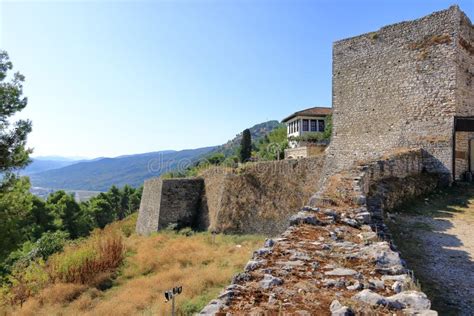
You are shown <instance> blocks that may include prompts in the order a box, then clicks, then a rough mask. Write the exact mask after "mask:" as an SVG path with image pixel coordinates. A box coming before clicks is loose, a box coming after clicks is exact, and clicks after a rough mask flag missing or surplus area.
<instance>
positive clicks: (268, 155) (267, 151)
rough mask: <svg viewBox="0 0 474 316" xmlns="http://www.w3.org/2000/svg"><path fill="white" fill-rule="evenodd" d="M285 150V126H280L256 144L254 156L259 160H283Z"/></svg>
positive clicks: (286, 146) (286, 145) (286, 143)
mask: <svg viewBox="0 0 474 316" xmlns="http://www.w3.org/2000/svg"><path fill="white" fill-rule="evenodd" d="M286 148H288V140H287V133H286V126H280V127H278V128H276V129H274V130H273V131H271V132H270V133H269V134H268V135H266V136H265V137H264V138H262V139H261V140H260V141H259V142H258V144H257V150H256V153H255V155H256V156H257V157H258V158H259V159H261V160H278V159H283V158H284V157H285V149H286Z"/></svg>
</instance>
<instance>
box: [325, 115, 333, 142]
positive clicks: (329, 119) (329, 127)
mask: <svg viewBox="0 0 474 316" xmlns="http://www.w3.org/2000/svg"><path fill="white" fill-rule="evenodd" d="M331 134H332V115H328V116H326V119H325V124H324V132H323V138H324V139H326V140H330V139H331Z"/></svg>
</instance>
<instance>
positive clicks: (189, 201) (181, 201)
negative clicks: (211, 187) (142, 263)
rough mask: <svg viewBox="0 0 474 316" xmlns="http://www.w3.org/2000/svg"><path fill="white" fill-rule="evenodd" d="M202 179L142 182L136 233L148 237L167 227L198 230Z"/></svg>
mask: <svg viewBox="0 0 474 316" xmlns="http://www.w3.org/2000/svg"><path fill="white" fill-rule="evenodd" d="M203 187H204V181H203V180H202V179H160V178H153V179H150V180H147V181H145V184H144V187H143V196H142V200H141V203H140V211H139V213H138V219H137V227H136V231H137V233H139V234H149V233H151V232H156V231H158V230H159V229H163V228H167V227H168V226H169V225H170V224H177V225H178V226H181V227H186V226H193V227H196V228H199V227H200V226H201V223H202V221H203V219H202V218H201V216H200V209H201V199H202V191H203Z"/></svg>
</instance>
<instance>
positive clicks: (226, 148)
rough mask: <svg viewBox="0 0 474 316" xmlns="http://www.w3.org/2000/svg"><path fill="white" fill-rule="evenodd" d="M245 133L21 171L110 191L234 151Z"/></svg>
mask: <svg viewBox="0 0 474 316" xmlns="http://www.w3.org/2000/svg"><path fill="white" fill-rule="evenodd" d="M279 125H280V124H279V123H278V121H269V122H265V123H261V124H257V125H255V126H253V127H251V128H250V133H251V135H252V139H253V140H254V141H257V140H258V139H259V138H261V137H263V136H265V135H266V134H267V133H269V132H271V131H272V130H273V129H274V128H276V127H278V126H279ZM241 138H242V134H241V133H240V134H238V135H236V137H234V138H233V139H232V140H230V141H228V142H227V143H225V144H223V145H221V146H212V147H204V148H197V149H188V150H181V151H173V150H166V151H158V152H151V153H144V154H137V155H125V156H120V157H115V158H96V159H92V160H85V161H83V160H79V161H76V160H68V159H66V160H64V159H62V160H61V159H52V160H51V159H50V157H47V158H49V159H47V158H40V159H33V163H31V164H30V165H29V166H28V167H27V168H26V169H24V170H23V171H22V172H21V174H23V175H28V176H29V177H30V179H31V184H32V186H33V187H38V188H47V189H65V190H86V191H107V190H108V189H109V188H110V187H111V186H112V185H116V186H119V187H122V186H124V185H125V184H128V185H131V186H133V187H139V186H141V185H142V184H143V182H144V181H145V180H146V179H148V178H152V177H157V176H160V175H161V174H162V173H166V172H169V171H173V170H176V169H179V168H186V167H187V166H189V165H191V164H192V163H194V162H196V161H197V160H198V159H199V158H201V157H203V156H207V155H209V154H211V153H213V152H224V153H226V154H232V153H233V152H235V151H236V150H237V148H238V146H239V145H240V139H241Z"/></svg>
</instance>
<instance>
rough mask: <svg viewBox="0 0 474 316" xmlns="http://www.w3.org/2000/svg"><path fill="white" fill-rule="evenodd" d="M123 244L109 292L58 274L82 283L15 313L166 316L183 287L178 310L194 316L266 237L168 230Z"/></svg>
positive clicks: (51, 289)
mask: <svg viewBox="0 0 474 316" xmlns="http://www.w3.org/2000/svg"><path fill="white" fill-rule="evenodd" d="M131 223H134V219H131V220H128V221H124V222H121V223H115V224H113V225H111V227H109V228H108V229H109V230H110V231H114V232H123V231H124V229H123V227H124V226H125V227H127V226H130V225H131ZM125 231H128V229H125ZM124 234H125V232H124ZM91 239H93V238H91ZM98 240H100V241H101V242H102V243H104V242H105V243H107V241H105V240H103V239H100V238H99V239H98ZM122 240H123V243H124V245H125V259H124V261H123V264H122V265H121V266H120V267H119V270H118V271H117V272H116V277H115V279H113V282H112V284H111V287H110V288H108V289H104V290H102V291H101V290H98V289H97V287H96V286H94V284H95V282H93V280H94V278H93V277H92V276H93V275H94V274H88V277H87V278H86V279H85V280H83V279H82V278H80V277H79V278H78V277H77V273H76V272H74V273H66V274H64V275H62V274H61V273H59V274H58V275H62V276H61V277H58V279H60V280H69V281H72V282H77V281H79V283H64V281H62V282H60V283H56V284H52V285H50V286H48V287H46V288H45V289H44V290H43V291H41V292H40V293H39V294H38V295H36V296H34V297H33V298H30V299H29V300H28V301H27V302H26V303H25V304H24V305H23V307H19V306H18V307H17V308H16V309H15V310H14V312H15V313H16V314H19V315H114V316H117V315H132V314H146V315H165V314H169V313H170V308H171V306H170V305H171V304H170V303H165V302H164V296H163V292H164V291H165V290H167V289H169V288H172V287H173V286H177V285H182V286H183V293H182V294H181V295H179V296H178V297H177V309H178V311H179V314H180V315H189V314H192V313H193V312H197V311H199V310H200V309H201V308H202V307H203V306H204V305H205V304H206V303H207V302H208V301H210V300H211V299H212V298H215V297H216V296H217V294H218V293H219V292H220V291H221V290H222V288H223V287H225V286H226V285H227V284H229V282H230V280H231V278H232V276H233V275H234V274H235V273H236V272H238V271H240V270H242V268H243V266H244V265H245V263H246V262H247V261H248V259H249V257H250V255H251V253H252V251H253V250H254V249H256V248H258V247H259V246H260V245H261V243H262V241H263V237H258V236H231V235H217V236H216V237H215V240H214V241H213V239H212V236H211V235H210V234H208V233H197V234H193V235H191V236H185V235H184V234H179V233H175V232H171V231H165V232H160V233H158V234H155V235H152V236H150V237H143V236H137V235H135V234H131V235H130V236H129V237H124V236H123V237H122ZM89 242H91V243H92V241H89V240H87V241H85V242H84V245H85V244H87V243H89ZM95 242H96V241H95ZM84 247H85V246H84ZM104 250H105V248H104ZM66 251H67V250H66ZM79 257H80V256H79ZM99 257H100V256H99ZM54 260H57V259H54ZM76 260H77V259H76ZM86 266H87V265H86ZM92 266H96V265H92ZM99 266H100V265H99ZM59 270H61V269H59ZM59 270H54V271H56V272H55V273H58V272H57V271H59ZM93 270H94V271H96V270H95V269H93ZM99 270H100V269H99ZM61 271H62V270H61ZM97 272H98V273H96V274H95V275H98V276H99V278H100V275H101V273H99V271H97ZM70 275H72V276H73V277H70ZM108 279H109V280H110V277H109V278H108ZM86 280H87V281H86ZM99 283H100V282H99ZM10 312H12V311H11V310H10ZM0 314H1V310H0Z"/></svg>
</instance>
